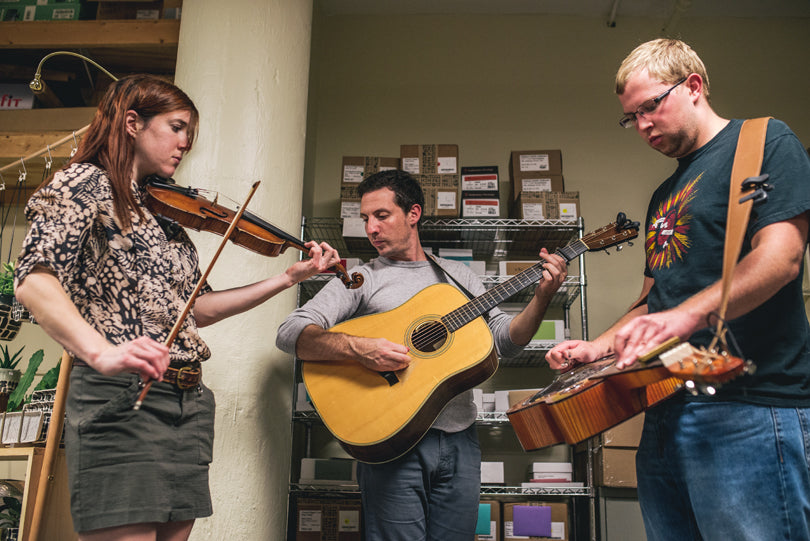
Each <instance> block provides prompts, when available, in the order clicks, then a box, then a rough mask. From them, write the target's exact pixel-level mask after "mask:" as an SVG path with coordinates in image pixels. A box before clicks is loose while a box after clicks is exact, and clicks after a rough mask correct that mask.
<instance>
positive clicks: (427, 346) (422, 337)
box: [411, 321, 447, 353]
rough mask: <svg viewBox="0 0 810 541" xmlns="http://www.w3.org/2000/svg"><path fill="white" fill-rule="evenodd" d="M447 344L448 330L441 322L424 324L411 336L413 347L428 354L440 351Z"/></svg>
mask: <svg viewBox="0 0 810 541" xmlns="http://www.w3.org/2000/svg"><path fill="white" fill-rule="evenodd" d="M445 342H447V329H446V328H445V327H444V325H442V324H441V322H439V321H430V322H427V323H422V324H421V325H419V326H418V327H417V328H416V330H414V332H413V335H411V343H412V344H413V347H414V348H416V349H417V350H418V351H422V352H426V353H430V352H432V351H437V350H439V349H440V348H441V347H442V346H443V345H444V344H445Z"/></svg>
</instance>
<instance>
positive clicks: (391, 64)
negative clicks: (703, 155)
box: [303, 14, 810, 336]
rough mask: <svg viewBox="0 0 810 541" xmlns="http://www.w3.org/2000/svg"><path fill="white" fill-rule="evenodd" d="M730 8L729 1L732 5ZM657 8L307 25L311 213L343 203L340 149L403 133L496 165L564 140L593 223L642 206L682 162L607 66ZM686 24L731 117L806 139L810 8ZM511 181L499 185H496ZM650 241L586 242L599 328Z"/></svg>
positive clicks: (637, 213) (633, 285) (469, 160)
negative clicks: (627, 122) (605, 15)
mask: <svg viewBox="0 0 810 541" xmlns="http://www.w3.org/2000/svg"><path fill="white" fill-rule="evenodd" d="M729 15H733V14H729ZM662 25H663V21H658V20H648V19H624V18H620V19H619V21H618V23H617V25H616V27H615V28H608V27H606V25H605V23H604V21H603V20H602V19H597V18H592V19H591V18H576V17H559V16H555V17H552V16H534V15H514V16H495V15H458V16H451V15H430V16H332V17H317V15H316V20H315V23H314V31H313V48H312V64H311V80H310V106H309V119H308V124H309V125H308V148H307V167H306V170H305V180H304V182H305V184H304V202H303V205H304V206H303V208H304V214H305V215H308V216H332V215H336V214H337V213H338V210H339V206H338V198H339V187H338V184H339V181H340V180H339V179H340V177H339V174H340V164H341V157H342V156H344V155H360V156H363V155H366V156H375V155H376V156H398V155H399V145H400V144H403V143H457V144H458V145H459V150H460V158H461V165H498V166H499V167H500V171H501V179H502V181H503V180H508V173H507V171H508V169H507V163H508V157H509V152H510V151H511V150H527V149H546V148H559V149H562V154H563V171H564V174H565V183H566V188H567V189H572V190H579V191H580V192H581V199H582V214H583V216H584V218H585V228H586V230H589V229H594V228H596V227H599V226H601V225H603V224H605V223H608V222H610V221H611V220H612V219H613V218H614V217H615V215H616V212H617V211H619V210H623V211H625V212H626V213H627V214H628V215H629V216H630V217H632V218H634V219H637V220H643V218H644V214H645V210H646V204H647V200H648V197H649V195H650V193H651V192H652V189H653V188H654V187H655V186H656V185H657V183H658V182H659V181H661V180H663V178H665V177H666V176H667V175H668V174H669V173H670V172H671V171H672V170H673V169H674V162H673V161H672V160H670V159H668V158H666V157H664V156H662V155H660V154H658V153H656V152H654V151H652V150H650V149H649V148H647V147H646V145H645V144H644V143H643V142H642V141H641V140H640V139H639V137H638V136H637V135H636V134H635V133H634V132H633V131H632V130H626V131H625V130H622V129H621V128H619V127H618V125H617V120H618V118H619V116H620V113H621V108H620V107H619V104H618V101H617V100H616V98H615V97H614V95H613V77H614V74H615V70H616V68H617V67H618V65H619V63H620V62H621V60H622V59H623V58H624V56H625V55H626V54H627V53H628V52H629V51H630V50H631V49H632V48H633V47H634V46H635V45H637V44H638V43H641V42H642V41H645V40H647V39H652V38H655V37H658V31H659V29H660V28H661V26H662ZM677 30H678V31H679V33H680V37H681V38H682V39H685V40H686V41H688V42H690V43H691V44H692V45H693V47H694V48H695V49H696V50H697V51H698V53H699V54H700V55H701V56H702V58H703V60H704V62H705V63H706V65H707V68H708V70H709V76H710V78H711V84H712V93H713V98H714V105H715V109H716V110H717V111H718V113H720V114H721V115H723V116H726V117H736V118H743V117H749V116H762V115H772V116H775V117H778V118H781V119H783V120H785V121H786V122H788V124H789V125H790V126H791V127H792V128H793V130H794V131H795V132H796V133H797V135H798V136H799V138H800V139H801V140H802V142H803V143H804V145H805V146H808V145H810V108H808V107H807V89H808V88H810V70H807V68H806V67H804V62H803V60H802V59H803V58H804V56H806V52H807V51H808V50H810V20H807V19H804V20H762V21H749V20H737V19H731V18H730V19H724V20H718V19H711V20H700V21H690V20H689V19H682V20H681V22H680V24H679V27H678V28H677ZM504 187H505V185H504V184H503V183H502V187H501V193H502V199H503V192H504ZM642 265H643V251H642V248H641V243H640V242H637V243H635V245H634V246H633V247H631V248H628V249H625V250H624V251H623V252H622V253H621V254H620V255H616V254H614V255H611V256H607V255H605V254H591V255H589V256H588V259H587V266H588V305H589V320H590V325H589V327H590V332H591V336H595V335H596V334H598V333H599V332H600V331H602V330H604V329H605V328H606V327H607V326H609V325H610V324H611V323H612V322H613V321H614V320H615V318H616V317H617V316H618V315H619V314H620V312H621V311H622V310H624V309H625V308H626V307H627V306H628V305H629V303H630V302H631V301H632V300H633V299H634V298H635V296H636V294H637V293H638V291H639V289H640V287H641V280H640V277H641V270H642Z"/></svg>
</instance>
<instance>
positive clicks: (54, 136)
mask: <svg viewBox="0 0 810 541" xmlns="http://www.w3.org/2000/svg"><path fill="white" fill-rule="evenodd" d="M179 37H180V21H179V20H174V19H159V20H100V21H96V20H94V21H28V22H25V21H22V22H19V21H14V22H0V50H2V51H3V53H2V55H0V56H1V57H2V60H0V72H3V73H4V80H5V81H7V82H19V83H28V82H29V81H30V80H31V79H33V77H34V73H35V72H36V69H37V66H38V64H39V62H40V61H41V60H42V58H43V57H44V56H45V55H47V54H49V53H51V52H54V51H60V50H68V51H74V52H76V51H80V52H81V54H83V55H85V56H87V57H89V58H91V59H93V60H94V61H95V62H98V63H99V64H100V65H102V66H104V68H105V69H107V70H109V71H110V72H111V73H112V74H114V75H115V76H117V77H118V76H123V75H127V74H129V73H137V72H146V73H153V74H158V75H165V76H167V77H173V76H174V71H175V66H176V63H177V45H178V41H179ZM42 78H43V81H44V82H45V83H46V85H48V86H49V87H50V88H52V89H53V90H54V91H55V92H56V94H58V95H59V96H58V97H59V98H61V103H64V104H65V105H66V107H56V108H39V109H31V110H28V111H0V126H3V128H2V130H3V131H2V132H0V167H3V166H6V165H8V164H10V163H12V162H16V161H17V160H19V159H20V158H21V157H23V156H28V155H30V154H31V153H33V152H36V151H38V150H40V149H42V148H45V146H46V145H50V144H52V143H53V142H54V141H57V140H59V139H61V138H63V137H66V136H69V135H70V134H71V132H72V131H73V130H78V129H80V128H82V127H84V126H85V125H87V124H88V123H89V122H90V120H91V119H92V117H93V113H94V111H95V107H93V106H92V104H94V103H95V98H97V96H98V95H100V94H99V93H100V92H101V91H102V90H103V88H104V86H105V85H106V84H108V83H109V78H108V77H107V76H106V75H103V74H102V73H101V72H97V71H96V70H95V68H90V70H89V71H88V70H87V68H86V65H85V63H84V62H82V61H81V60H80V59H78V58H76V57H73V56H69V55H60V56H54V57H51V58H49V59H48V61H47V62H46V64H45V65H44V66H43V67H42ZM43 99H44V98H43ZM43 103H48V101H47V100H46V101H44V102H43ZM56 103H57V104H58V103H60V101H59V100H57V102H56ZM41 104H42V103H39V104H38V105H41ZM53 105H54V104H51V106H53ZM77 105H78V107H77ZM87 105H90V107H87ZM71 147H72V141H71V142H68V143H65V144H64V145H62V146H61V147H59V148H56V147H54V148H52V149H51V156H52V158H53V160H54V163H53V167H54V169H56V168H58V167H61V165H62V164H63V162H64V159H65V158H66V157H67V156H69V154H70V150H71ZM44 165H45V160H44V159H43V158H41V157H37V158H36V159H34V160H31V161H30V162H28V163H26V170H27V174H26V179H25V181H24V183H23V187H24V188H26V193H25V194H24V196H23V197H22V199H23V201H25V200H27V196H28V195H30V191H31V190H32V189H33V188H34V187H36V186H38V185H39V184H40V182H42V176H43V171H44ZM20 169H21V168H20V167H19V164H17V165H14V166H12V167H10V168H9V169H6V170H4V171H2V174H3V178H2V180H3V182H5V187H6V189H7V190H9V193H6V194H4V195H6V199H5V201H6V203H7V204H8V202H11V204H14V201H16V200H17V199H18V197H16V196H14V195H13V194H11V193H10V190H11V188H13V187H16V184H17V181H18V177H19V173H18V171H19V170H20Z"/></svg>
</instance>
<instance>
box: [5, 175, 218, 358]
mask: <svg viewBox="0 0 810 541" xmlns="http://www.w3.org/2000/svg"><path fill="white" fill-rule="evenodd" d="M133 189H135V188H134V187H133ZM142 196H143V193H142V192H141V191H140V189H137V190H136V199H137V200H138V201H139V202H140V201H141V199H142ZM144 213H145V215H146V216H145V217H146V219H139V218H138V216H137V214H135V213H134V212H132V211H131V212H130V215H131V220H132V227H131V228H130V229H129V230H127V231H124V230H122V229H121V227H120V225H119V223H118V220H117V219H116V217H115V209H114V206H113V195H112V188H111V186H110V181H109V179H108V178H107V175H106V174H105V172H104V171H103V170H101V169H100V168H98V167H96V166H95V165H92V164H87V163H84V164H73V165H71V166H70V167H68V168H67V169H65V170H62V171H59V172H57V173H56V175H55V176H54V179H53V180H52V181H51V182H50V183H49V184H48V185H47V186H45V187H43V188H42V189H41V190H39V191H37V192H36V193H35V194H34V195H33V196H32V197H31V199H30V200H29V202H28V205H27V206H26V208H25V216H26V219H27V220H28V223H29V229H28V233H27V235H26V237H25V240H24V241H23V248H22V252H21V254H20V257H19V258H18V260H17V265H16V267H17V268H16V276H17V280H18V281H21V280H23V279H24V278H25V277H26V276H27V275H28V274H29V273H30V272H31V271H32V270H33V269H34V267H37V266H41V267H45V268H47V269H50V270H51V271H53V272H54V273H55V274H56V276H57V278H58V279H59V281H60V282H61V284H62V287H63V288H64V289H65V291H66V292H67V294H68V296H69V297H70V299H71V300H72V301H73V303H74V304H75V305H76V307H77V308H78V309H79V313H80V314H81V315H82V317H84V319H85V320H87V321H88V322H89V323H90V324H91V325H92V326H93V327H94V328H95V329H96V330H98V331H99V332H100V333H101V334H103V335H104V336H106V337H107V339H108V340H109V341H110V342H112V343H113V344H121V343H123V342H126V341H129V340H133V339H135V338H137V337H139V336H142V335H145V336H149V337H151V338H153V339H154V340H156V341H158V342H161V343H163V342H165V341H166V339H167V337H168V335H169V333H170V332H171V329H172V327H173V326H174V323H175V321H176V319H177V318H178V316H179V314H180V313H181V312H182V311H183V308H184V306H185V303H186V301H187V299H188V298H189V297H190V296H191V293H192V292H193V290H194V288H195V287H196V285H197V281H198V280H199V279H200V277H201V273H200V270H199V261H198V257H197V251H196V249H195V247H194V245H193V244H192V243H191V240H190V239H189V238H188V235H186V233H185V231H183V230H182V229H180V231H179V233H178V234H177V235H176V236H175V238H173V239H167V237H166V234H165V233H164V230H163V229H162V228H161V227H160V225H159V224H158V221H157V220H156V218H155V217H154V216H153V215H152V214H150V213H149V211H148V210H146V209H145V208H144ZM209 291H211V289H210V287H208V285H207V284H206V285H205V286H204V287H203V288H202V289H201V292H200V294H204V293H207V292H209ZM210 356H211V352H210V350H209V349H208V346H207V345H206V344H205V342H203V340H202V339H201V338H200V336H199V333H198V330H197V325H196V322H195V320H194V316H193V314H189V316H188V317H187V318H186V321H185V323H184V324H183V326H182V327H181V329H180V332H179V333H178V335H177V338H176V339H175V340H174V342H173V343H172V347H171V352H170V357H171V360H172V361H173V362H191V361H203V360H206V359H208V358H209V357H210Z"/></svg>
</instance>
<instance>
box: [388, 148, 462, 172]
mask: <svg viewBox="0 0 810 541" xmlns="http://www.w3.org/2000/svg"><path fill="white" fill-rule="evenodd" d="M399 157H400V159H401V167H402V169H403V170H405V171H407V172H409V173H411V174H412V175H429V174H438V175H458V173H459V163H458V145H436V144H424V145H400V147H399Z"/></svg>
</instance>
